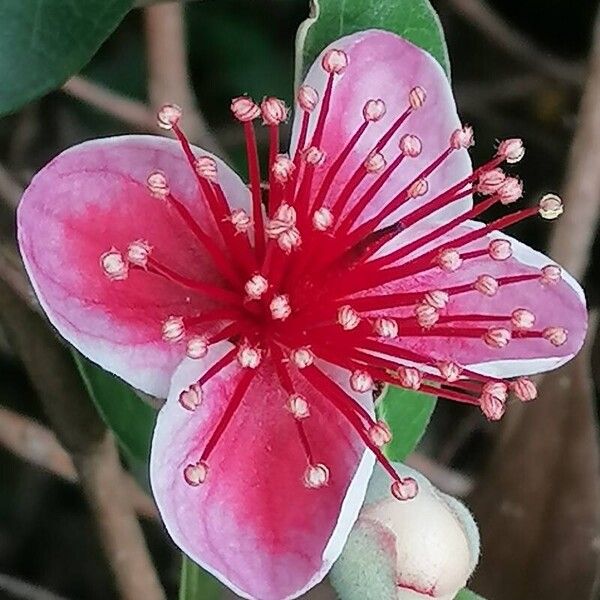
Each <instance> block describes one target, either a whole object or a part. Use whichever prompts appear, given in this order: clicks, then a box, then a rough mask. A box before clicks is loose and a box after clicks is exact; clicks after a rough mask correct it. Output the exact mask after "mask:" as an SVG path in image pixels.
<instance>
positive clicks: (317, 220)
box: [312, 206, 333, 231]
mask: <svg viewBox="0 0 600 600" xmlns="http://www.w3.org/2000/svg"><path fill="white" fill-rule="evenodd" d="M312 223H313V227H314V228H315V229H316V230H317V231H327V230H328V229H330V228H331V226H332V225H333V213H332V212H331V211H330V210H329V209H328V208H326V207H325V206H322V207H321V208H319V209H317V210H315V212H314V213H313V218H312Z"/></svg>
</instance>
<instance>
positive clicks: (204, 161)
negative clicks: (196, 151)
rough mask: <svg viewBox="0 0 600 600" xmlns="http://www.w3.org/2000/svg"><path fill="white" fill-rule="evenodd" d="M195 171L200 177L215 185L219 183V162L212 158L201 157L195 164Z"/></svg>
mask: <svg viewBox="0 0 600 600" xmlns="http://www.w3.org/2000/svg"><path fill="white" fill-rule="evenodd" d="M194 169H195V170H196V173H197V174H198V176H199V177H203V178H204V179H208V181H212V182H213V183H214V182H216V181H217V177H218V171H217V161H216V160H215V159H214V158H212V157H210V156H199V157H198V158H196V161H195V163H194Z"/></svg>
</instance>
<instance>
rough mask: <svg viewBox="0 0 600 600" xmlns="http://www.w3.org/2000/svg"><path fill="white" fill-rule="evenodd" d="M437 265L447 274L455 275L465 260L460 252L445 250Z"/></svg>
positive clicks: (451, 249) (438, 258) (440, 255)
mask: <svg viewBox="0 0 600 600" xmlns="http://www.w3.org/2000/svg"><path fill="white" fill-rule="evenodd" d="M437 264H438V266H439V267H440V269H442V270H443V271H446V273H454V271H456V270H458V269H460V266H461V265H462V264H463V259H462V258H461V256H460V253H459V251H458V250H455V249H454V248H445V249H444V250H442V251H441V252H440V253H439V254H438V256H437Z"/></svg>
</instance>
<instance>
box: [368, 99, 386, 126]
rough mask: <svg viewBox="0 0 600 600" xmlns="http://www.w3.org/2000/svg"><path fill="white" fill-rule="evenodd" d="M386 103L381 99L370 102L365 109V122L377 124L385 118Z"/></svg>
mask: <svg viewBox="0 0 600 600" xmlns="http://www.w3.org/2000/svg"><path fill="white" fill-rule="evenodd" d="M385 112H386V107H385V102H384V101H383V100H381V99H380V98H379V99H377V100H368V101H367V102H366V104H365V105H364V107H363V117H364V119H365V121H369V122H376V121H380V120H381V119H383V117H384V116H385Z"/></svg>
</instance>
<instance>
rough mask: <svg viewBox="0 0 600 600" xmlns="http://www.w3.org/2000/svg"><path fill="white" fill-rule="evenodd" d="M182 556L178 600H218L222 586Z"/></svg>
mask: <svg viewBox="0 0 600 600" xmlns="http://www.w3.org/2000/svg"><path fill="white" fill-rule="evenodd" d="M182 556H183V562H182V563H181V580H180V582H179V600H219V598H221V596H222V593H223V586H222V585H221V584H220V583H219V582H218V581H217V580H216V579H215V578H214V577H213V576H212V575H210V574H209V573H207V572H206V571H204V570H203V569H201V568H200V567H199V566H198V565H197V564H196V563H194V562H193V561H191V560H190V559H189V558H188V557H187V556H185V555H182Z"/></svg>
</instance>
